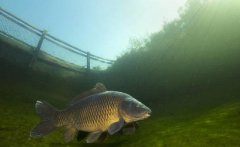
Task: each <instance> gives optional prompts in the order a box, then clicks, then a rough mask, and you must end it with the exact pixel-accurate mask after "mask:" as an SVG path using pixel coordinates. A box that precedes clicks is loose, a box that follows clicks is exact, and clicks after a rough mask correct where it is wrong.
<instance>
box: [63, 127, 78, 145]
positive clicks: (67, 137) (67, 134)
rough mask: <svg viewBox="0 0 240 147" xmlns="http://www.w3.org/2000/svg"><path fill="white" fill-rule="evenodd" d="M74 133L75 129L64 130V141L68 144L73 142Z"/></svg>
mask: <svg viewBox="0 0 240 147" xmlns="http://www.w3.org/2000/svg"><path fill="white" fill-rule="evenodd" d="M76 132H77V129H75V128H73V127H67V128H66V130H65V133H64V141H65V142H69V141H71V140H73V138H74V137H75V134H76Z"/></svg>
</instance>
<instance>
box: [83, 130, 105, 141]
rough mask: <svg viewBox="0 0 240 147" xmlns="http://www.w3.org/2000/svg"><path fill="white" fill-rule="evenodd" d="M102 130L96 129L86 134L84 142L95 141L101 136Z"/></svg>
mask: <svg viewBox="0 0 240 147" xmlns="http://www.w3.org/2000/svg"><path fill="white" fill-rule="evenodd" d="M101 134H102V131H96V132H92V133H90V134H89V135H88V137H87V140H86V142H87V143H93V142H96V141H97V140H98V138H99V137H100V136H101Z"/></svg>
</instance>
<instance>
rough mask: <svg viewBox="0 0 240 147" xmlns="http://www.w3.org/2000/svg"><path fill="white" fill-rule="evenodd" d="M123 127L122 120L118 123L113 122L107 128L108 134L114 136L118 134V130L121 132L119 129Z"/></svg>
mask: <svg viewBox="0 0 240 147" xmlns="http://www.w3.org/2000/svg"><path fill="white" fill-rule="evenodd" d="M123 126H124V120H123V119H120V120H119V121H118V122H115V123H113V124H111V125H110V127H109V128H108V133H109V134H110V135H113V134H115V133H116V132H118V131H119V130H121V128H122V127H123Z"/></svg>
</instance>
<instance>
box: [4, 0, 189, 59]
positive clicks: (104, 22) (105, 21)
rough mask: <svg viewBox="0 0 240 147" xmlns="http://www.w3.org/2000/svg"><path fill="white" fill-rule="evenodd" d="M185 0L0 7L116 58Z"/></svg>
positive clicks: (87, 0)
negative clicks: (135, 39) (133, 39)
mask: <svg viewBox="0 0 240 147" xmlns="http://www.w3.org/2000/svg"><path fill="white" fill-rule="evenodd" d="M185 1H186V0H167V1H166V0H131V1H129V0H114V1H112V0H97V1H95V0H51V1H48V0H45V1H44V0H21V1H16V0H1V1H0V6H1V7H2V8H3V9H5V10H7V11H9V12H11V13H13V14H15V15H16V16H18V17H20V18H21V19H23V20H25V21H26V22H29V23H30V24H32V25H33V26H36V27H38V28H40V29H42V30H47V31H48V33H50V34H52V35H54V36H56V37H58V38H60V39H62V40H64V41H66V42H69V43H71V44H73V45H75V46H77V47H79V48H81V49H82V50H85V51H89V52H90V53H92V54H95V55H97V56H101V57H104V58H108V59H116V57H117V56H120V55H121V54H122V53H123V52H124V51H125V50H126V49H127V48H128V45H129V40H131V39H132V38H137V39H142V38H145V37H146V36H148V35H150V34H151V33H154V32H157V31H159V30H161V28H162V26H163V24H164V23H166V22H169V21H171V20H173V19H175V18H177V17H178V10H179V8H180V7H182V6H183V5H184V3H185ZM66 58H67V57H66Z"/></svg>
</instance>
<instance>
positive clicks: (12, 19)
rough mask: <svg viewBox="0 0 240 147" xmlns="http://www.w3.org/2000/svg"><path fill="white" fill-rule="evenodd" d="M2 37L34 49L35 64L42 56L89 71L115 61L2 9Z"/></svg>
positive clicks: (0, 19)
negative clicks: (51, 33) (87, 50)
mask: <svg viewBox="0 0 240 147" xmlns="http://www.w3.org/2000/svg"><path fill="white" fill-rule="evenodd" d="M0 35H4V36H6V37H10V38H13V39H14V40H16V41H19V42H21V43H23V44H25V45H28V46H30V47H32V48H33V49H34V50H33V54H32V61H31V62H30V65H31V64H33V63H34V62H35V61H36V60H37V59H38V58H39V56H40V54H45V56H48V57H51V58H54V59H57V60H58V61H62V62H65V63H69V64H71V65H73V66H75V67H76V66H78V67H81V68H85V69H87V70H90V69H94V68H98V69H99V68H100V69H106V68H107V67H108V66H109V65H111V64H112V63H113V62H114V61H113V60H108V59H104V58H101V57H99V56H95V55H93V54H90V53H89V52H86V51H83V50H81V49H79V48H77V47H75V46H73V45H70V44H68V43H66V42H64V41H62V40H60V39H58V38H56V37H54V36H52V35H50V34H48V33H47V32H46V31H42V30H40V29H38V28H36V27H34V26H32V25H30V24H28V23H27V22H25V21H23V20H21V19H19V18H18V17H16V16H14V15H13V14H11V13H9V12H7V11H5V10H3V9H2V8H1V7H0Z"/></svg>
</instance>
